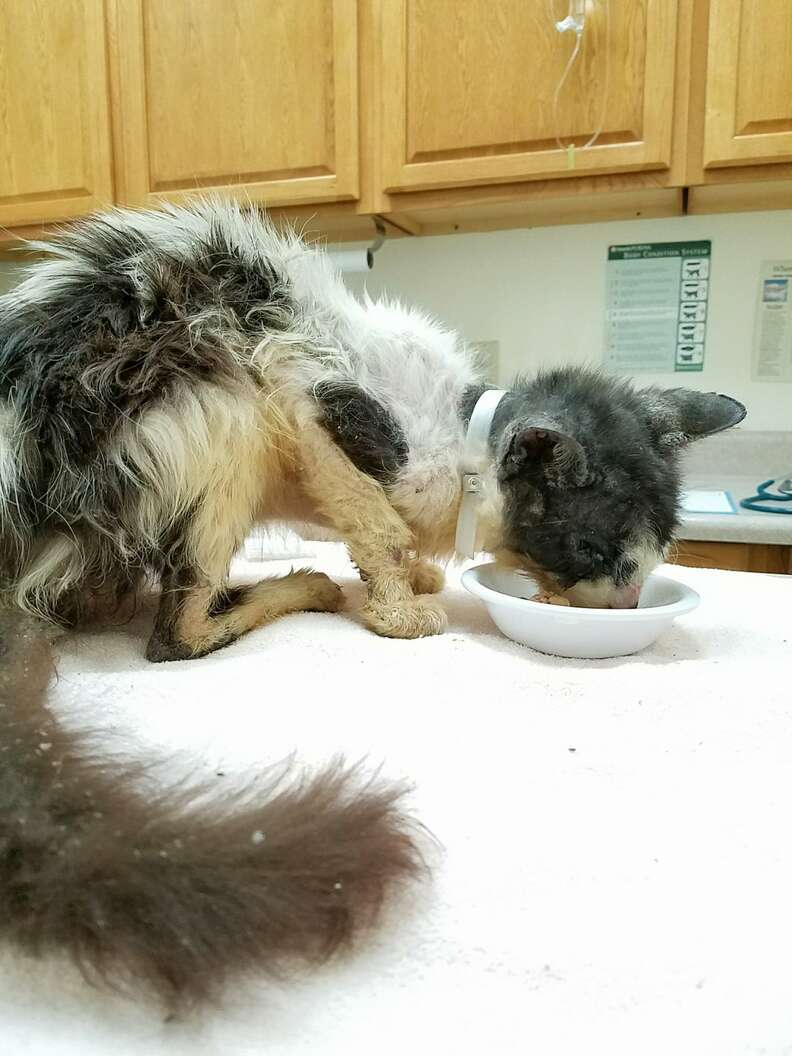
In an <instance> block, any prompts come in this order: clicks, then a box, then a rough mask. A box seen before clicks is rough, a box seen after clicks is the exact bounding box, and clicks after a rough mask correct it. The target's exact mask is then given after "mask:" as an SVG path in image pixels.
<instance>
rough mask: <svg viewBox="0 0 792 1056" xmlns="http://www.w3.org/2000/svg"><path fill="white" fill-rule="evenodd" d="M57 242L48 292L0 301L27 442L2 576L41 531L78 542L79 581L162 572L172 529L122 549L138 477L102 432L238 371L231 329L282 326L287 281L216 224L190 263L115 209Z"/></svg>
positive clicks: (1, 376)
mask: <svg viewBox="0 0 792 1056" xmlns="http://www.w3.org/2000/svg"><path fill="white" fill-rule="evenodd" d="M59 241H60V244H61V246H62V247H63V248H64V250H65V251H66V252H67V253H70V254H71V261H72V268H71V271H70V274H69V277H68V279H67V280H64V281H60V282H58V283H57V284H56V283H53V284H51V287H50V289H49V290H48V291H47V297H46V300H45V301H41V302H38V301H32V300H28V301H27V302H22V303H20V302H18V301H15V300H13V299H12V298H6V299H3V298H0V398H9V397H11V398H13V403H14V407H15V409H16V412H17V414H18V415H19V416H20V418H21V422H20V431H21V432H22V433H23V434H24V435H25V436H26V437H27V438H28V439H27V451H28V453H29V465H28V471H27V472H26V473H25V475H24V477H23V478H22V480H21V483H20V487H19V491H18V494H17V495H16V497H15V504H16V505H15V510H14V531H13V532H9V531H8V530H7V529H6V532H5V534H4V535H2V537H0V547H1V548H2V557H1V558H0V577H2V579H3V580H5V581H6V582H8V581H12V580H13V578H14V576H15V574H16V573H17V572H18V568H19V564H20V562H21V560H22V559H23V556H24V554H25V553H26V552H27V551H28V550H29V548H30V546H31V545H32V544H33V541H34V540H35V539H36V538H39V537H41V536H42V535H43V534H45V533H46V532H47V531H48V530H51V529H54V530H62V531H66V532H68V533H69V534H70V535H73V536H75V537H77V538H78V539H79V540H80V541H81V543H82V545H83V546H84V548H85V551H86V554H87V556H88V564H87V574H88V578H89V579H90V578H94V579H95V580H96V581H101V582H102V583H104V584H108V583H110V581H112V580H114V579H117V580H120V579H122V578H123V579H126V578H130V577H131V579H133V580H134V579H135V578H136V577H137V576H138V575H139V574H140V573H141V572H142V571H143V570H147V571H153V572H154V573H155V574H160V573H161V572H162V571H163V570H164V569H166V568H167V567H168V566H169V565H172V564H173V561H174V559H175V557H177V556H178V553H179V547H178V539H174V538H163V539H160V540H156V541H155V542H154V545H153V546H152V545H151V544H150V543H147V544H144V543H143V542H142V541H141V540H139V539H134V538H126V539H124V540H123V543H124V546H123V550H121V549H119V546H118V528H119V524H120V523H122V520H123V518H122V511H123V510H124V509H127V508H128V507H129V505H130V503H131V502H134V492H135V489H136V487H137V485H136V483H135V475H134V472H133V471H132V469H131V467H128V472H125V471H124V469H123V468H122V467H119V466H118V465H117V464H114V463H113V462H111V461H110V460H108V459H106V457H105V453H106V451H107V446H108V443H109V442H110V441H111V440H112V437H113V435H114V434H115V432H116V430H117V429H118V428H119V427H120V425H122V424H123V423H125V422H128V421H129V420H130V419H131V420H135V419H136V418H137V417H139V416H140V415H141V413H142V412H143V411H145V410H146V408H147V407H149V406H150V405H151V404H152V403H153V402H155V401H161V400H162V399H163V398H165V399H167V398H168V397H169V396H170V395H173V394H175V392H176V390H177V388H178V387H184V386H187V387H190V386H194V385H198V384H200V383H202V382H205V381H207V380H211V381H212V382H213V383H215V384H217V385H221V386H224V387H228V388H233V387H234V385H236V384H238V383H240V382H241V381H243V380H244V376H243V371H242V368H241V367H240V366H239V364H238V363H237V362H236V361H235V360H234V358H233V356H232V355H231V353H230V352H229V345H230V344H231V343H232V342H230V341H229V337H237V336H238V335H239V334H243V335H250V339H251V340H253V339H254V336H255V334H256V333H259V332H261V331H262V330H263V329H264V328H266V329H269V330H273V329H280V328H286V327H287V326H288V325H289V322H290V320H291V318H292V316H293V305H292V303H291V300H290V294H289V290H288V287H287V284H286V282H285V280H284V279H283V278H282V276H280V275H278V274H276V273H275V271H274V270H273V269H272V268H270V267H268V266H267V265H266V264H262V263H261V262H256V263H255V264H251V263H250V262H249V261H247V260H246V259H244V258H243V257H242V256H241V255H240V252H239V250H238V248H237V247H236V246H234V245H233V244H232V243H230V242H229V241H228V240H227V239H226V238H225V236H224V234H223V231H222V230H221V229H220V227H213V228H210V231H209V234H208V235H207V237H206V238H205V239H204V240H203V241H201V242H199V241H197V240H196V244H195V246H194V248H193V249H192V250H191V253H190V257H189V262H188V261H187V260H185V259H182V258H180V257H177V256H175V255H172V254H169V253H168V252H165V251H163V249H162V247H161V246H157V245H155V244H153V243H152V242H151V241H150V240H148V239H147V238H146V237H145V236H144V235H143V234H141V233H140V232H138V231H135V230H133V229H131V228H129V227H128V226H115V225H114V224H113V219H112V217H95V218H92V219H91V220H90V221H89V222H86V223H85V224H83V225H78V227H77V228H76V230H75V231H74V232H73V233H67V234H65V235H63V236H62V237H61V239H60V240H59ZM236 343H237V344H238V343H239V342H238V341H237V342H236ZM62 615H63V614H62V613H60V612H53V613H52V616H53V618H61V617H62Z"/></svg>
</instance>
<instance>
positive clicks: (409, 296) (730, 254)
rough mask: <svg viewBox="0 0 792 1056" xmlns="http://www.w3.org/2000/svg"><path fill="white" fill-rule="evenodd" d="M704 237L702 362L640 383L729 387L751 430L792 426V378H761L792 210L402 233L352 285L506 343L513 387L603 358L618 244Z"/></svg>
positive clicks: (474, 337)
mask: <svg viewBox="0 0 792 1056" xmlns="http://www.w3.org/2000/svg"><path fill="white" fill-rule="evenodd" d="M702 238H709V239H712V283H711V290H710V319H709V324H708V331H707V345H706V358H705V367H704V370H703V371H702V372H701V373H700V374H673V373H668V374H641V375H640V376H639V379H638V380H640V381H642V382H646V383H649V382H657V383H659V384H664V385H669V386H670V385H686V386H689V387H692V388H699V389H707V390H710V389H714V390H717V391H720V392H726V393H729V394H731V395H733V396H736V397H737V398H738V399H740V400H742V401H743V402H744V403H745V404H746V405H747V407H748V409H749V416H748V418H747V419H746V422H745V427H746V428H750V429H792V384H782V383H775V384H774V383H769V382H752V381H751V348H752V341H753V323H754V306H755V301H756V296H757V288H758V283H759V265H760V262H761V261H762V260H767V259H784V258H786V259H789V258H792V211H788V212H772V213H740V214H735V215H729V216H702V217H693V216H689V217H675V218H672V219H667V220H628V221H621V222H618V223H613V222H609V223H603V224H585V225H583V224H580V225H574V226H569V227H545V228H535V229H532V230H521V231H502V232H492V233H487V234H475V235H449V236H442V237H431V238H421V239H418V238H411V239H407V238H404V239H394V240H392V241H389V242H387V243H386V245H385V246H384V248H383V249H382V250H381V251H380V252H379V253H378V254H377V256H376V262H375V266H374V270H373V271H372V272H371V273H370V274H369V275H367V276H358V275H350V276H348V282H349V285H350V286H352V287H353V288H354V289H357V290H361V289H362V288H363V285H364V283H365V285H366V286H367V287H368V289H369V292H370V293H372V295H373V294H375V293H379V292H380V291H387V292H389V293H390V294H392V295H394V296H398V297H399V298H401V299H403V300H405V301H408V302H410V303H413V304H416V305H421V306H422V307H424V308H426V309H427V310H428V311H430V312H431V313H432V314H433V315H435V316H437V317H438V318H440V319H441V320H443V321H444V322H446V323H447V324H448V325H450V326H453V327H456V328H457V329H459V330H460V331H461V332H462V333H463V334H464V336H465V338H466V339H468V340H469V341H491V340H497V341H499V342H500V374H501V377H500V378H499V379H498V380H499V381H501V382H504V383H505V382H507V381H508V380H509V378H510V377H511V376H512V375H513V374H514V373H516V372H517V371H529V372H530V371H534V370H536V369H537V368H538V367H540V366H545V365H549V364H560V363H591V364H599V363H601V360H602V350H603V342H604V329H605V324H604V297H605V260H606V254H607V247H608V245H609V244H611V243H618V242H622V243H623V242H650V241H651V242H659V241H681V240H683V239H685V240H687V239H702Z"/></svg>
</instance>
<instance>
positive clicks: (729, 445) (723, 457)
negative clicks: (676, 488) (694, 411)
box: [677, 429, 792, 546]
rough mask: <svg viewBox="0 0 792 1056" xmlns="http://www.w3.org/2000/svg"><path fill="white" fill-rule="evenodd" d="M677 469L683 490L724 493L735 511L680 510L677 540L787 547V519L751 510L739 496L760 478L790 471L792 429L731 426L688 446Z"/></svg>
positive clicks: (791, 531)
mask: <svg viewBox="0 0 792 1056" xmlns="http://www.w3.org/2000/svg"><path fill="white" fill-rule="evenodd" d="M683 472H684V486H685V488H688V489H701V490H703V491H724V490H725V491H730V492H731V495H732V498H733V499H734V502H735V504H736V505H737V514H736V515H735V514H728V513H725V514H718V513H685V514H683V516H682V524H681V527H680V529H679V531H678V533H677V534H678V536H679V538H680V539H691V540H701V541H712V542H724V543H765V544H771V545H776V546H792V517H789V516H786V515H785V514H778V513H756V512H754V511H752V510H744V509H742V508H741V507H740V505H739V503H740V499H747V498H748V497H749V496H751V495H755V494H756V489H757V486H758V485H759V484H761V483H762V482H763V481H765V480H769V479H771V478H773V479H779V478H781V477H785V476H789V474H790V473H791V472H792V431H791V432H785V433H782V432H757V431H753V432H752V431H751V430H747V429H734V430H731V431H729V432H726V433H719V434H718V435H717V436H711V437H709V438H708V439H706V440H701V441H699V442H698V443H696V444H692V445H691V446H690V448H689V449H688V451H687V452H686V454H685V458H684V463H683ZM788 508H789V509H792V503H789V504H788Z"/></svg>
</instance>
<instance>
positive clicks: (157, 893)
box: [0, 609, 421, 1009]
mask: <svg viewBox="0 0 792 1056" xmlns="http://www.w3.org/2000/svg"><path fill="white" fill-rule="evenodd" d="M51 673H52V670H51V661H50V656H49V648H48V643H47V642H46V640H45V639H44V638H43V637H42V636H41V634H40V632H39V631H38V629H37V628H36V626H35V625H34V624H33V622H32V621H29V620H28V618H27V617H25V616H23V615H22V614H21V613H19V612H16V611H12V610H8V609H3V610H0V938H2V939H3V940H5V941H9V940H10V941H11V942H12V943H13V944H14V945H15V946H16V947H17V948H19V949H21V950H23V951H25V952H27V953H29V954H33V955H36V956H41V955H45V954H48V953H50V952H65V953H66V954H67V955H68V956H69V957H70V958H71V959H72V960H73V961H74V962H76V964H77V965H78V966H79V967H80V968H81V970H82V971H83V973H84V974H85V975H86V977H87V978H89V979H90V980H91V981H95V982H98V983H107V984H110V985H113V986H118V987H120V988H122V989H127V988H132V989H133V990H135V989H143V990H146V991H148V992H150V993H153V994H154V995H155V996H156V997H158V998H159V999H161V1000H162V1001H163V1003H164V1004H165V1005H166V1006H167V1007H169V1008H171V1009H176V1008H183V1007H185V1006H189V1005H193V1004H196V1003H198V1002H201V1001H204V1000H207V999H213V998H216V997H217V996H218V995H219V992H220V990H221V988H222V986H223V984H224V983H225V982H227V981H228V980H229V979H231V978H233V977H239V976H240V975H243V974H246V973H249V972H250V973H252V972H255V971H265V972H277V971H278V970H280V969H282V968H284V967H285V966H286V965H288V964H289V963H290V962H291V961H292V959H294V958H300V959H303V960H304V959H308V960H311V961H313V960H321V959H323V958H325V957H326V956H328V955H329V954H330V953H332V952H333V951H334V950H336V949H337V948H339V947H341V946H343V945H345V944H347V943H348V942H349V941H350V940H351V939H352V938H353V936H354V935H355V934H356V933H357V932H358V930H359V929H361V928H364V927H365V926H367V925H369V924H371V923H372V922H373V921H374V919H375V918H376V915H377V911H378V909H379V907H380V905H381V902H382V900H383V897H384V895H385V893H386V892H387V891H388V889H389V888H390V887H391V885H392V884H393V883H394V882H398V881H402V880H405V879H408V878H410V877H412V876H414V875H415V874H417V873H419V872H420V871H421V857H420V853H419V850H418V844H417V842H416V833H415V829H414V827H413V826H412V825H411V823H410V822H409V821H408V820H406V819H405V817H404V816H403V815H402V814H401V812H400V810H399V807H398V805H399V801H400V798H401V795H402V792H403V789H401V788H399V787H395V786H384V785H379V784H375V783H371V782H369V783H368V784H361V782H359V781H358V780H357V779H356V777H355V772H354V770H346V769H344V768H343V767H342V766H341V765H340V764H339V765H337V766H335V767H331V768H329V769H328V770H326V771H325V772H324V773H321V774H320V775H319V776H316V777H312V778H310V779H303V780H299V779H297V780H295V779H291V780H289V781H287V782H286V783H283V782H277V781H276V782H274V783H273V785H272V787H271V788H270V791H269V793H268V794H267V795H266V796H264V797H263V800H262V799H260V798H257V799H255V800H254V799H253V798H252V797H251V796H250V795H249V794H246V793H234V794H226V795H225V796H224V797H221V798H220V800H219V801H218V800H213V799H210V798H208V793H207V790H206V789H205V788H200V789H197V790H196V789H195V788H194V787H193V788H191V789H179V790H176V791H172V792H170V793H164V794H160V795H159V796H153V797H149V796H147V795H146V794H145V792H144V791H143V784H142V783H141V776H143V775H141V774H140V773H139V772H137V773H136V772H135V771H134V770H132V769H130V768H127V769H126V770H124V769H123V768H119V767H116V766H114V765H113V764H112V763H111V762H109V761H108V760H107V759H104V760H103V759H102V758H101V757H100V756H97V755H95V754H93V752H92V751H91V750H90V748H89V747H88V743H87V739H86V736H85V735H80V734H75V733H72V732H69V731H67V730H64V729H62V728H61V727H60V725H59V723H58V722H57V721H56V719H55V718H54V716H53V715H52V713H51V712H50V710H49V709H48V707H47V705H46V699H45V698H46V689H47V684H48V682H49V679H50V676H51Z"/></svg>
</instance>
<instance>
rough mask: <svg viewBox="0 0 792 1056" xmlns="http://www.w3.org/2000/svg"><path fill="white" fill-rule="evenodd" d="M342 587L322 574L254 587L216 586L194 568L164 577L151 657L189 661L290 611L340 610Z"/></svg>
mask: <svg viewBox="0 0 792 1056" xmlns="http://www.w3.org/2000/svg"><path fill="white" fill-rule="evenodd" d="M342 600H343V596H342V593H341V588H340V587H338V586H336V584H335V583H333V581H332V580H331V579H328V578H327V576H325V575H324V574H323V573H321V572H311V571H307V570H306V571H298V572H292V573H290V574H289V575H287V576H282V577H280V578H273V579H263V580H260V581H259V582H258V583H253V584H250V585H249V586H239V587H230V586H227V585H224V584H223V583H211V582H209V581H208V580H207V579H206V578H205V577H202V576H199V575H197V574H196V573H195V571H194V570H193V569H182V570H181V571H180V572H178V573H172V574H168V575H166V576H164V577H163V583H162V596H161V598H160V604H159V610H158V612H157V618H156V621H155V624H154V631H153V633H152V635H151V638H150V639H149V643H148V647H147V649H146V658H147V659H148V660H151V661H153V662H158V661H162V660H189V659H192V658H194V657H199V656H206V654H207V653H211V652H213V651H214V650H215V649H220V648H222V646H224V645H229V644H230V643H231V642H233V641H235V640H236V639H237V638H239V637H240V635H243V634H245V632H246V631H250V630H253V628H255V627H261V626H262V625H263V624H265V623H271V622H272V621H273V620H275V619H277V618H278V617H279V616H285V615H286V614H287V613H290V612H335V611H336V610H337V609H338V608H340V606H341V603H342Z"/></svg>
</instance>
